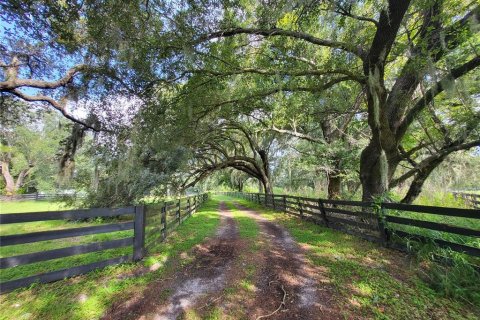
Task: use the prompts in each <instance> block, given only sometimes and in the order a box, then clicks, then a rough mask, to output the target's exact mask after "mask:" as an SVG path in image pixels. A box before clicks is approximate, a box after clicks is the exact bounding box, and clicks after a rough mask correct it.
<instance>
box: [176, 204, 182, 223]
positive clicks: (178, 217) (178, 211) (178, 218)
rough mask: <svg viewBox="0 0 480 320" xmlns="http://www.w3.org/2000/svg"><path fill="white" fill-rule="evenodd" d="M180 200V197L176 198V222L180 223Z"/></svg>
mask: <svg viewBox="0 0 480 320" xmlns="http://www.w3.org/2000/svg"><path fill="white" fill-rule="evenodd" d="M181 201H182V199H178V202H177V220H178V224H180V222H182V221H181V220H180V219H181V216H182V213H181V212H180V202H181Z"/></svg>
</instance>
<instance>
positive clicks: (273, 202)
mask: <svg viewBox="0 0 480 320" xmlns="http://www.w3.org/2000/svg"><path fill="white" fill-rule="evenodd" d="M272 206H273V210H277V208H276V207H275V195H274V194H272Z"/></svg>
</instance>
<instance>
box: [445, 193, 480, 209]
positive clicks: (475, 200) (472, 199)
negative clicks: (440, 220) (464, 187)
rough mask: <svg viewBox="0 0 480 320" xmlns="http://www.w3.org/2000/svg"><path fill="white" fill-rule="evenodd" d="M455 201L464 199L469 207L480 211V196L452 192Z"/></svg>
mask: <svg viewBox="0 0 480 320" xmlns="http://www.w3.org/2000/svg"><path fill="white" fill-rule="evenodd" d="M452 194H453V196H454V197H455V199H462V200H463V201H464V202H465V203H466V204H467V205H469V206H471V207H472V208H475V209H480V194H473V193H465V192H452Z"/></svg>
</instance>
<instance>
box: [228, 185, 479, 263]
mask: <svg viewBox="0 0 480 320" xmlns="http://www.w3.org/2000/svg"><path fill="white" fill-rule="evenodd" d="M224 194H226V195H229V196H232V197H240V198H244V199H246V200H250V201H253V202H256V203H259V204H261V205H264V206H266V207H269V208H272V209H274V210H279V211H284V212H285V213H288V214H292V215H295V216H298V217H300V218H302V219H306V220H310V221H313V222H315V223H317V224H321V225H324V226H326V227H329V228H332V229H337V230H339V231H342V232H345V233H348V234H352V235H355V236H358V237H360V238H363V239H366V240H369V241H373V242H377V243H381V244H383V245H384V246H389V247H394V248H397V249H402V250H405V244H404V243H402V241H398V240H407V241H408V242H410V241H412V240H414V241H417V242H421V243H434V244H435V245H437V246H438V247H441V248H448V249H450V250H453V251H456V252H461V253H465V254H467V255H470V256H474V257H480V246H479V244H480V243H479V239H480V227H479V226H480V210H478V209H460V208H446V207H433V206H420V205H408V204H399V203H378V204H375V203H372V202H361V201H345V200H327V199H318V198H305V197H297V196H289V195H278V194H267V195H266V194H262V193H243V192H225V193H224ZM425 217H429V218H430V217H432V218H430V219H427V220H426V219H425Z"/></svg>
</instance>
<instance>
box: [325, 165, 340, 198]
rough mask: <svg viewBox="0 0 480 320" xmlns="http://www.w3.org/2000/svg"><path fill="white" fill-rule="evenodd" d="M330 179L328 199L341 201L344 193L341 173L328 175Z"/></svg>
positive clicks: (335, 172)
mask: <svg viewBox="0 0 480 320" xmlns="http://www.w3.org/2000/svg"><path fill="white" fill-rule="evenodd" d="M327 179H328V199H331V200H335V199H340V196H341V192H342V176H341V175H340V173H339V172H337V171H334V172H329V173H327Z"/></svg>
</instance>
